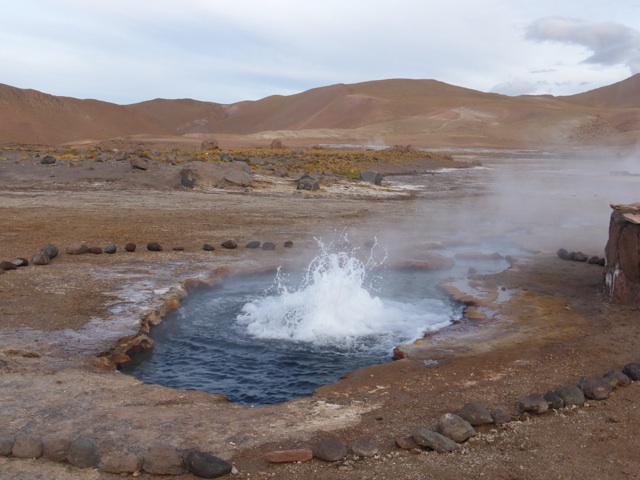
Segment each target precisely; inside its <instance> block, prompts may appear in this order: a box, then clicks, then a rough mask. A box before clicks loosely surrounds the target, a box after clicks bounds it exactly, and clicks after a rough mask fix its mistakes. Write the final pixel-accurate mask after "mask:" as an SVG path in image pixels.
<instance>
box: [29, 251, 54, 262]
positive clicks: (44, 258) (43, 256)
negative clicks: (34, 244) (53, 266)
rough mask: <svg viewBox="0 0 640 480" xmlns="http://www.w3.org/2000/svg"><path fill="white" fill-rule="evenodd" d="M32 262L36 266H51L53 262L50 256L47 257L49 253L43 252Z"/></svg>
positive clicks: (34, 257) (36, 255) (37, 254)
mask: <svg viewBox="0 0 640 480" xmlns="http://www.w3.org/2000/svg"><path fill="white" fill-rule="evenodd" d="M31 262H32V263H33V264H34V265H49V263H50V262H51V260H50V259H49V255H47V252H45V251H44V250H41V251H39V252H37V253H36V254H35V255H34V256H33V258H32V259H31Z"/></svg>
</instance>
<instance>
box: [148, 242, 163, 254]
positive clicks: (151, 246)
mask: <svg viewBox="0 0 640 480" xmlns="http://www.w3.org/2000/svg"><path fill="white" fill-rule="evenodd" d="M147 250H149V251H150V252H161V251H162V245H160V244H159V243H158V242H149V243H147Z"/></svg>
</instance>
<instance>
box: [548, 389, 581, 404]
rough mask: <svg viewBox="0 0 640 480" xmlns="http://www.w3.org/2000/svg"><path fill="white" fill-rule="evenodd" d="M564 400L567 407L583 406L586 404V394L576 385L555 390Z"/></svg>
mask: <svg viewBox="0 0 640 480" xmlns="http://www.w3.org/2000/svg"><path fill="white" fill-rule="evenodd" d="M554 392H555V393H556V395H558V396H559V397H560V398H562V401H563V402H564V404H565V406H569V405H582V404H584V402H585V398H584V393H583V392H582V390H580V389H579V388H578V387H577V386H575V385H564V386H562V387H559V388H556V389H555V390H554Z"/></svg>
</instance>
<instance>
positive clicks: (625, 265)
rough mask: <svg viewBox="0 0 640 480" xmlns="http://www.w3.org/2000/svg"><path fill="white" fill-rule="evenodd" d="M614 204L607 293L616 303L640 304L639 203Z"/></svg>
mask: <svg viewBox="0 0 640 480" xmlns="http://www.w3.org/2000/svg"><path fill="white" fill-rule="evenodd" d="M611 208H613V213H612V214H611V221H610V223H609V241H608V242H607V247H606V249H605V254H606V258H607V263H606V269H605V278H604V281H605V294H606V295H608V297H609V299H610V300H611V301H612V302H613V303H620V304H624V305H631V306H634V307H640V203H633V204H631V205H611Z"/></svg>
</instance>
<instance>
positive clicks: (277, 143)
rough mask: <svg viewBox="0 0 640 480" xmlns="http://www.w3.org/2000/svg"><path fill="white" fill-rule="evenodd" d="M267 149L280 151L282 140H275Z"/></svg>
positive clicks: (282, 146)
mask: <svg viewBox="0 0 640 480" xmlns="http://www.w3.org/2000/svg"><path fill="white" fill-rule="evenodd" d="M269 148H273V149H282V148H284V145H283V144H282V140H280V139H278V138H276V139H274V140H272V141H271V144H270V145H269Z"/></svg>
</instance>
